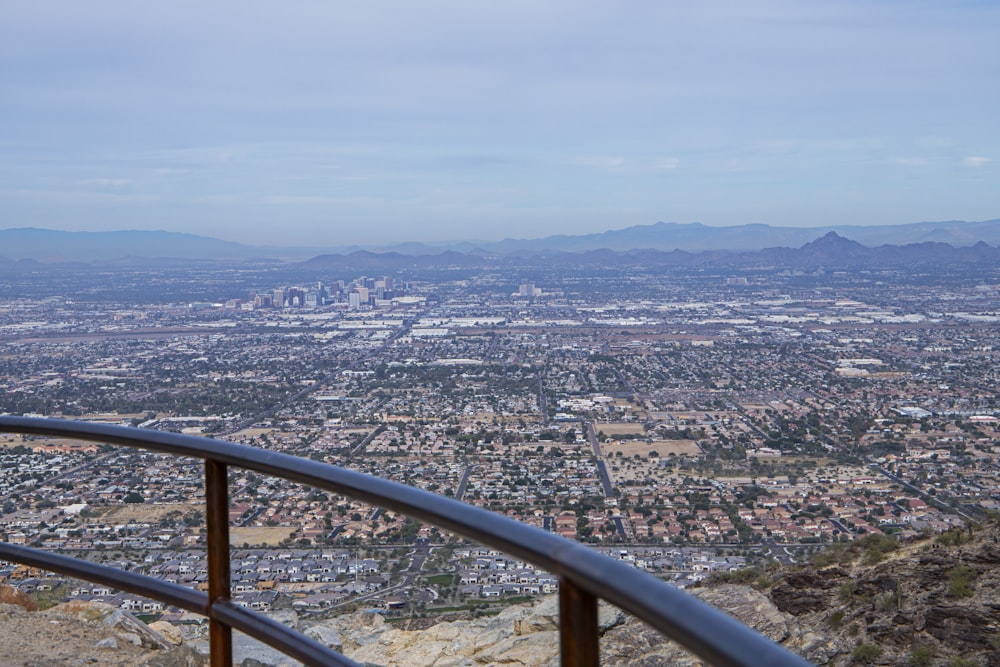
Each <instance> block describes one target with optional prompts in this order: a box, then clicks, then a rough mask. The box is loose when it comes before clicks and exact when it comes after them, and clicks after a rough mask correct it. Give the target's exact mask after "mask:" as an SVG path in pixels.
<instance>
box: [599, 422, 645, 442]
mask: <svg viewBox="0 0 1000 667" xmlns="http://www.w3.org/2000/svg"><path fill="white" fill-rule="evenodd" d="M594 426H595V428H597V432H598V433H603V434H604V435H606V436H608V437H609V438H613V437H614V436H616V435H636V434H638V433H645V428H643V426H642V424H620V423H619V424H595V425H594Z"/></svg>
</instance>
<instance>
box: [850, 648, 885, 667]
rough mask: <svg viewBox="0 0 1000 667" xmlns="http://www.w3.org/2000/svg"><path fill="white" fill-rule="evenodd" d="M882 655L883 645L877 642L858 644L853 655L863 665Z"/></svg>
mask: <svg viewBox="0 0 1000 667" xmlns="http://www.w3.org/2000/svg"><path fill="white" fill-rule="evenodd" d="M880 655H882V647H881V646H876V645H875V644H858V645H857V647H855V649H854V652H853V653H851V657H852V658H854V660H855V661H856V662H859V663H861V664H862V665H870V664H871V663H873V662H875V660H877V659H878V657H879V656H880Z"/></svg>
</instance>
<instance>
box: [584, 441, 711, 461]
mask: <svg viewBox="0 0 1000 667" xmlns="http://www.w3.org/2000/svg"><path fill="white" fill-rule="evenodd" d="M601 450H602V451H603V452H604V455H605V456H609V457H610V456H617V453H618V452H621V453H622V456H624V457H627V458H631V457H633V456H635V455H636V454H638V455H639V456H641V457H643V458H646V457H647V456H649V453H650V452H656V453H657V454H659V455H660V457H661V458H664V457H667V456H670V454H675V455H677V456H698V455H699V454H701V449H699V448H698V445H696V444H695V442H694V440H654V441H652V442H648V443H647V442H644V441H629V440H626V441H625V444H621V443H618V442H606V443H604V444H603V445H601Z"/></svg>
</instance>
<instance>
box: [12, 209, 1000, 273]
mask: <svg viewBox="0 0 1000 667" xmlns="http://www.w3.org/2000/svg"><path fill="white" fill-rule="evenodd" d="M818 239H819V241H818ZM820 241H823V242H822V243H820ZM900 243H902V244H904V245H899V244H900ZM816 244H819V245H816ZM998 245H1000V219H997V220H987V221H982V222H961V221H951V222H920V223H913V224H907V225H881V226H869V227H861V226H849V225H845V226H838V227H832V228H831V227H823V228H819V227H772V226H769V225H737V226H730V227H709V226H706V225H702V224H699V223H690V224H679V223H666V222H658V223H656V224H652V225H638V226H634V227H627V228H625V229H617V230H610V231H606V232H602V233H600V234H581V235H577V236H569V235H560V236H549V237H545V238H541V239H505V240H503V241H494V242H481V243H474V242H468V241H466V242H456V243H447V244H434V245H429V244H423V243H419V242H409V243H404V244H400V245H396V246H389V247H366V248H360V247H356V246H355V247H350V248H319V247H312V248H301V247H300V248H289V247H266V246H252V245H246V244H241V243H233V242H230V241H222V240H220V239H214V238H209V237H205V236H197V235H194V234H184V233H177V232H165V231H116V232H63V231H55V230H49V229H36V228H19V229H6V230H0V267H6V268H22V269H38V268H40V266H39V265H38V263H42V264H46V265H51V264H53V263H68V262H72V263H83V264H93V263H101V264H102V265H107V264H108V263H113V264H120V265H128V264H133V263H142V262H149V261H151V260H155V261H158V262H164V263H176V262H178V261H211V260H247V259H260V260H272V261H273V260H285V261H301V260H306V259H307V258H310V257H313V259H311V260H309V262H308V264H307V265H317V266H319V265H343V264H350V265H351V266H352V267H356V268H364V267H366V266H367V267H371V268H372V269H375V268H381V269H385V270H388V269H390V268H392V267H397V268H404V267H406V266H412V267H429V266H465V267H470V268H471V267H475V266H484V265H488V264H491V263H492V264H495V263H497V262H503V261H513V260H517V261H521V262H529V263H530V262H533V261H539V262H541V261H544V262H548V263H560V262H573V263H579V262H580V261H597V262H614V263H622V262H633V263H635V262H638V263H655V264H673V265H699V264H711V263H718V262H720V261H721V262H725V263H734V262H735V263H737V264H747V263H750V264H754V263H760V262H764V263H776V264H781V265H789V266H794V265H802V264H803V263H805V264H813V265H815V264H816V263H817V262H819V263H829V262H835V263H837V264H845V263H846V264H845V265H862V264H870V263H872V262H876V261H877V262H881V263H885V262H889V263H907V262H913V261H930V260H931V259H932V258H936V259H937V260H942V261H993V260H992V259H989V258H990V257H992V256H993V251H994V250H995V246H998ZM875 248H877V249H876V250H873V249H875ZM348 258H350V259H348Z"/></svg>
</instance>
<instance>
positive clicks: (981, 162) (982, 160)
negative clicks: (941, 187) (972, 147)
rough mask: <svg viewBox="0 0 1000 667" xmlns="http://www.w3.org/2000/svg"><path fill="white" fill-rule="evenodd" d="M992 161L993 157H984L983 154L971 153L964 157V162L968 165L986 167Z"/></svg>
mask: <svg viewBox="0 0 1000 667" xmlns="http://www.w3.org/2000/svg"><path fill="white" fill-rule="evenodd" d="M990 162H993V159H992V158H988V157H983V156H982V155H969V156H968V157H964V158H962V164H963V165H965V166H966V167H985V166H986V165H988V164H989V163H990Z"/></svg>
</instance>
